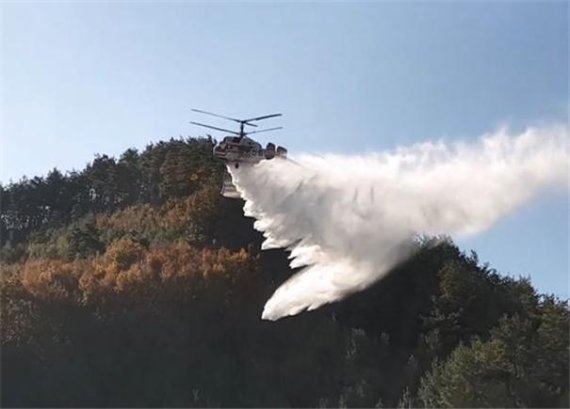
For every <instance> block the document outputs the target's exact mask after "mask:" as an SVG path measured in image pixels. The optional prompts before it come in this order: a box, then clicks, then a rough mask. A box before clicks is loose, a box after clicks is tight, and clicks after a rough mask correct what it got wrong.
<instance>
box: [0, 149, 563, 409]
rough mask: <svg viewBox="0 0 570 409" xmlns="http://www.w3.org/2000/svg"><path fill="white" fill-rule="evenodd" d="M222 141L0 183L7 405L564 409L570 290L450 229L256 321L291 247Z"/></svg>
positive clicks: (130, 154) (103, 159)
mask: <svg viewBox="0 0 570 409" xmlns="http://www.w3.org/2000/svg"><path fill="white" fill-rule="evenodd" d="M214 142H215V141H213V140H211V139H177V140H175V139H172V140H170V141H168V142H160V143H157V144H153V145H149V146H148V147H147V148H146V149H145V150H144V151H143V152H140V153H139V152H137V151H136V150H134V149H129V150H127V151H125V152H124V153H123V154H122V155H121V156H120V158H119V159H118V160H117V159H114V158H111V157H108V156H105V155H103V156H97V157H96V158H95V159H94V160H93V161H92V162H91V163H90V164H89V165H88V166H87V167H86V168H85V169H83V170H82V171H80V172H71V173H68V174H62V173H61V172H59V171H57V170H55V169H54V170H53V171H51V172H50V173H49V174H48V175H47V176H46V177H35V178H33V179H23V180H21V181H19V182H16V183H10V184H8V185H4V186H2V187H1V190H0V194H1V210H0V234H1V235H0V245H1V246H0V257H1V266H0V273H1V277H0V283H1V287H0V289H1V295H2V303H1V313H2V315H1V320H2V332H1V348H2V354H1V359H2V362H1V363H2V366H1V371H2V373H1V375H2V376H1V394H2V396H1V403H2V405H3V406H16V407H18V406H19V407H26V406H27V407H29V406H41V407H45V406H51V407H129V406H133V407H157V406H169V407H192V406H196V407H205V406H229V407H287V406H295V407H395V406H398V407H461V406H464V407H480V406H494V407H520V406H527V407H554V406H558V407H568V405H569V404H570V402H569V399H568V394H569V390H568V372H569V367H568V361H569V335H568V334H569V322H570V320H569V318H570V317H569V311H568V306H567V302H566V301H561V300H558V299H556V298H555V297H552V296H546V295H541V294H538V293H537V292H536V290H535V289H534V288H533V287H532V285H531V284H530V282H529V281H528V280H526V279H513V278H509V277H503V276H501V275H500V274H498V273H497V272H496V271H494V270H493V269H492V268H490V267H489V266H488V265H482V264H481V263H480V262H479V261H478V259H477V255H476V254H475V253H472V254H470V255H466V254H463V253H461V252H460V251H459V249H458V248H457V247H456V246H455V245H454V244H453V243H452V242H451V241H450V240H443V241H441V240H440V239H438V240H437V241H435V240H434V241H432V240H431V239H426V241H425V242H423V243H418V249H417V253H416V255H415V256H414V257H413V258H412V259H410V260H408V261H406V262H405V263H403V264H401V265H399V266H397V267H396V268H395V269H394V271H393V272H391V273H390V274H389V275H388V276H387V277H386V278H385V279H383V280H382V281H380V282H378V283H377V284H376V285H374V286H373V287H372V288H370V289H368V290H366V291H364V292H362V293H360V294H357V295H354V296H352V297H350V298H349V299H347V300H345V301H343V302H340V303H337V304H333V305H330V306H328V307H326V308H323V309H321V310H319V311H316V312H311V313H303V314H301V315H299V316H297V317H293V318H287V319H283V320H280V321H277V322H266V321H262V320H261V319H260V315H261V311H262V309H263V305H264V303H265V301H266V300H267V298H268V297H269V296H270V294H271V293H272V292H273V291H274V290H275V288H276V287H277V286H278V285H279V284H280V283H282V282H283V281H284V280H285V278H286V277H288V276H290V275H291V273H292V272H291V270H290V269H289V267H288V260H287V256H288V254H287V253H286V252H285V251H282V250H271V251H267V252H261V251H260V244H261V241H262V240H261V239H262V237H261V236H260V234H258V233H257V232H255V231H254V230H253V221H252V220H251V219H248V218H245V217H244V216H243V212H242V209H241V206H242V205H243V203H242V202H240V201H234V200H228V199H225V198H223V197H222V196H221V195H220V194H219V188H220V185H221V180H222V176H223V171H224V169H223V165H222V164H221V163H219V162H217V161H216V160H214V158H213V157H212V148H213V144H214ZM436 242H437V243H438V244H435V243H436ZM537 273H540V272H537Z"/></svg>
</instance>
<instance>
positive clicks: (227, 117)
mask: <svg viewBox="0 0 570 409" xmlns="http://www.w3.org/2000/svg"><path fill="white" fill-rule="evenodd" d="M191 111H194V112H199V113H201V114H206V115H212V116H217V117H218V118H224V119H228V120H230V121H234V122H238V123H240V124H241V123H242V122H243V123H247V121H242V120H241V119H237V118H232V117H229V116H224V115H220V114H214V113H213V112H208V111H202V110H201V109H195V108H192V109H191ZM247 125H250V126H255V127H256V126H257V125H254V124H247Z"/></svg>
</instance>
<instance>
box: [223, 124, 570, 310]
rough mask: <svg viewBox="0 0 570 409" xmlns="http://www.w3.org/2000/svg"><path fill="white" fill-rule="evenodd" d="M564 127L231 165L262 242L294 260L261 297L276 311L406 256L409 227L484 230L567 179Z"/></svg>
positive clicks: (342, 287)
mask: <svg viewBox="0 0 570 409" xmlns="http://www.w3.org/2000/svg"><path fill="white" fill-rule="evenodd" d="M568 142H569V130H568V128H567V127H565V126H553V127H548V128H529V129H527V130H526V131H524V132H522V133H518V134H513V133H510V132H509V131H508V130H506V129H501V130H498V131H496V132H493V133H489V134H486V135H483V136H482V137H481V138H480V139H479V140H478V141H476V142H474V143H455V144H446V143H444V142H437V143H431V142H430V143H422V144H417V145H413V146H410V147H403V148H399V149H396V150H395V151H392V152H382V153H374V154H368V155H364V156H341V155H325V156H313V155H302V156H299V157H296V158H295V160H294V161H292V160H283V159H276V160H271V161H262V162H260V163H258V164H256V165H253V166H241V167H240V168H239V169H233V168H232V169H230V172H231V175H232V178H233V181H234V184H235V185H236V187H237V189H238V191H239V192H240V194H241V196H242V197H243V199H244V200H245V205H244V212H245V214H246V216H250V217H254V218H255V219H256V222H255V224H254V227H255V228H256V229H257V230H259V231H261V232H262V233H263V235H264V237H265V241H264V243H263V245H262V248H263V249H270V248H278V247H281V248H286V249H288V250H290V258H291V263H290V265H291V267H292V268H298V267H302V268H301V269H300V271H299V272H297V273H296V274H295V275H293V276H292V277H290V278H289V279H288V280H287V281H286V282H285V283H284V284H282V285H281V286H280V287H279V288H278V289H277V290H276V291H275V293H274V294H273V295H272V296H271V298H270V299H269V300H268V301H267V303H266V304H265V307H264V310H263V313H262V318H263V319H268V320H277V319H279V318H281V317H284V316H289V315H295V314H298V313H300V312H301V311H304V310H309V311H310V310H314V309H316V308H318V307H320V306H322V305H324V304H326V303H330V302H333V301H337V300H340V299H342V298H343V297H345V296H347V295H349V294H352V293H354V292H357V291H360V290H363V289H365V288H366V287H368V286H370V285H371V284H373V283H374V282H376V281H377V280H379V279H381V278H382V277H383V276H384V275H385V274H386V273H387V272H388V271H390V269H391V268H392V267H394V266H395V265H396V264H398V263H399V262H401V261H403V260H404V259H406V258H407V257H409V256H410V255H411V254H412V252H413V249H414V248H415V247H414V240H415V238H416V237H417V236H418V235H419V234H422V235H423V234H427V235H450V236H459V237H461V236H467V235H475V234H479V233H481V232H484V231H485V230H487V229H488V228H489V227H491V226H492V225H493V224H494V223H496V222H497V221H498V220H500V219H501V218H502V217H504V216H506V215H508V214H509V213H512V212H513V211H514V210H515V209H517V208H518V207H519V206H521V205H522V204H523V203H525V202H527V201H528V200H530V199H531V198H532V197H533V196H536V195H537V194H539V193H541V192H544V191H546V190H547V189H550V188H563V189H567V188H568V151H569V149H568V148H569V143H568Z"/></svg>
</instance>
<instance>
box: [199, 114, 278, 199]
mask: <svg viewBox="0 0 570 409" xmlns="http://www.w3.org/2000/svg"><path fill="white" fill-rule="evenodd" d="M192 111H194V112H198V113H201V114H206V115H211V116H215V117H218V118H223V119H227V120H229V121H234V122H237V123H239V125H240V127H239V131H232V130H229V129H224V128H219V127H216V126H212V125H207V124H202V123H200V122H193V121H190V123H191V124H193V125H198V126H202V127H204V128H209V129H214V130H216V131H221V132H227V133H230V134H233V135H235V136H226V137H224V139H222V141H221V142H220V143H218V144H217V145H216V146H214V152H213V153H214V156H215V157H217V158H219V159H221V160H222V161H223V162H224V163H225V164H226V166H228V167H230V166H231V167H234V168H236V169H238V168H239V166H240V164H241V163H243V164H251V165H254V164H256V163H259V162H261V161H262V160H264V159H265V160H270V159H273V158H287V149H285V148H284V147H282V146H275V144H274V143H271V142H269V143H268V144H267V145H266V147H265V148H263V147H262V146H261V144H260V143H259V142H257V141H255V140H254V139H252V138H250V137H249V136H248V135H251V134H255V133H261V132H269V131H276V130H278V129H283V127H281V126H279V127H274V128H268V129H261V130H253V131H246V130H245V126H246V125H247V126H250V127H253V128H257V124H254V123H253V122H257V121H261V120H264V119H269V118H275V117H278V116H281V114H270V115H263V116H258V117H255V118H249V119H237V118H232V117H228V116H225V115H219V114H215V113H213V112H208V111H203V110H201V109H194V108H193V109H192ZM221 193H222V195H223V196H225V197H228V198H239V197H240V195H239V193H238V192H237V190H236V188H235V185H234V184H233V183H232V179H231V175H230V174H229V173H226V175H225V177H224V183H223V185H222V192H221Z"/></svg>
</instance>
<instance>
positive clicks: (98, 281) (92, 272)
mask: <svg viewBox="0 0 570 409" xmlns="http://www.w3.org/2000/svg"><path fill="white" fill-rule="evenodd" d="M258 271H259V265H258V259H257V257H253V256H252V255H251V254H250V253H248V252H247V251H245V250H243V249H242V250H239V251H234V252H232V251H229V250H227V249H224V248H221V249H215V250H213V249H207V248H204V249H198V248H195V247H192V246H190V245H188V244H185V243H174V244H170V245H165V246H161V247H156V248H151V249H149V250H146V249H145V248H144V247H143V246H141V245H140V244H139V243H137V242H134V241H132V240H130V239H120V240H116V241H115V242H113V243H111V245H110V246H109V247H108V248H107V251H106V253H105V254H103V255H101V256H97V257H93V258H89V259H83V260H81V259H77V260H74V261H70V262H66V261H61V260H47V259H46V260H29V261H27V262H25V263H24V264H21V265H19V266H17V267H15V268H14V272H13V273H12V278H13V279H15V280H17V281H20V282H21V283H22V286H23V287H24V288H25V289H26V290H27V291H28V292H30V293H31V294H33V295H34V296H37V297H39V298H43V299H48V298H49V299H57V300H62V301H65V300H67V301H72V302H81V303H87V304H91V303H97V302H99V301H101V300H103V299H106V298H108V297H111V296H115V295H119V294H125V295H131V296H135V297H137V296H139V297H143V300H144V296H145V294H146V295H148V294H151V293H153V292H159V291H161V288H163V287H164V286H165V285H166V286H167V285H172V286H174V287H175V288H177V289H178V290H180V291H182V292H184V291H193V288H192V287H193V286H194V285H195V284H196V283H197V282H202V283H204V284H205V285H208V283H210V282H211V283H214V282H218V281H219V280H222V281H225V282H226V283H227V284H228V285H233V284H235V283H236V282H239V283H240V286H241V285H242V284H244V283H242V281H243V282H247V281H250V280H248V279H251V278H254V277H256V274H257V272H258ZM196 280H198V281H196ZM212 280H213V281H212Z"/></svg>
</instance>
